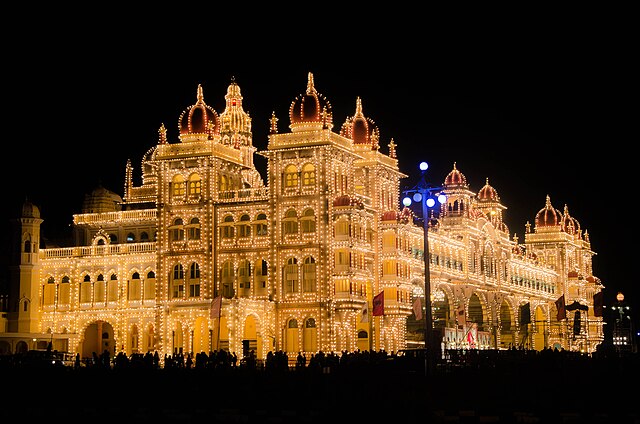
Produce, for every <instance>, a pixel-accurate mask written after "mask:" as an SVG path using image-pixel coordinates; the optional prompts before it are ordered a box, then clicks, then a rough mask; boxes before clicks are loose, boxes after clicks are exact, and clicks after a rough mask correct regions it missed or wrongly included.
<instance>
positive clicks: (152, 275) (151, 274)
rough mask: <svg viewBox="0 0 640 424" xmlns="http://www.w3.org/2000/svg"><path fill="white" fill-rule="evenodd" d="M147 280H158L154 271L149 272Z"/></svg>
mask: <svg viewBox="0 0 640 424" xmlns="http://www.w3.org/2000/svg"><path fill="white" fill-rule="evenodd" d="M147 278H156V273H155V272H153V271H149V273H148V274H147Z"/></svg>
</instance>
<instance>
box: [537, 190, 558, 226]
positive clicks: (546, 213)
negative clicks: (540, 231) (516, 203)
mask: <svg viewBox="0 0 640 424" xmlns="http://www.w3.org/2000/svg"><path fill="white" fill-rule="evenodd" d="M535 222H536V227H554V226H559V225H562V214H561V213H560V211H559V210H557V209H556V208H554V207H553V206H551V199H550V198H549V196H548V195H547V200H546V204H545V205H544V208H542V209H540V211H538V213H537V214H536V221H535Z"/></svg>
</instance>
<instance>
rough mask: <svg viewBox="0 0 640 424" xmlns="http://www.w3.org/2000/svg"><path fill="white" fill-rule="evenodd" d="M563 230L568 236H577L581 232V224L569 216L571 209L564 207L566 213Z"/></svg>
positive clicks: (564, 214)
mask: <svg viewBox="0 0 640 424" xmlns="http://www.w3.org/2000/svg"><path fill="white" fill-rule="evenodd" d="M562 229H563V230H564V231H565V232H566V233H568V234H576V233H579V232H580V223H579V222H578V220H577V219H575V218H573V217H572V216H571V215H569V208H568V207H567V205H564V213H563V214H562Z"/></svg>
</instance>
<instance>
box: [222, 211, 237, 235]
mask: <svg viewBox="0 0 640 424" xmlns="http://www.w3.org/2000/svg"><path fill="white" fill-rule="evenodd" d="M233 224H234V220H233V216H231V215H227V216H225V217H224V219H223V220H222V225H221V226H220V233H221V234H220V236H221V237H222V238H227V239H228V238H233V236H234V228H233Z"/></svg>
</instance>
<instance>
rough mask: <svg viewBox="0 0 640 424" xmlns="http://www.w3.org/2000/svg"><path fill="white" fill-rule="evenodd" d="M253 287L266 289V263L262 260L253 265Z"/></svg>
mask: <svg viewBox="0 0 640 424" xmlns="http://www.w3.org/2000/svg"><path fill="white" fill-rule="evenodd" d="M255 265H256V267H255V273H254V274H255V286H256V288H261V289H264V288H266V287H267V272H268V268H269V267H268V266H267V261H265V260H264V259H258V260H257V261H256V263H255Z"/></svg>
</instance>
